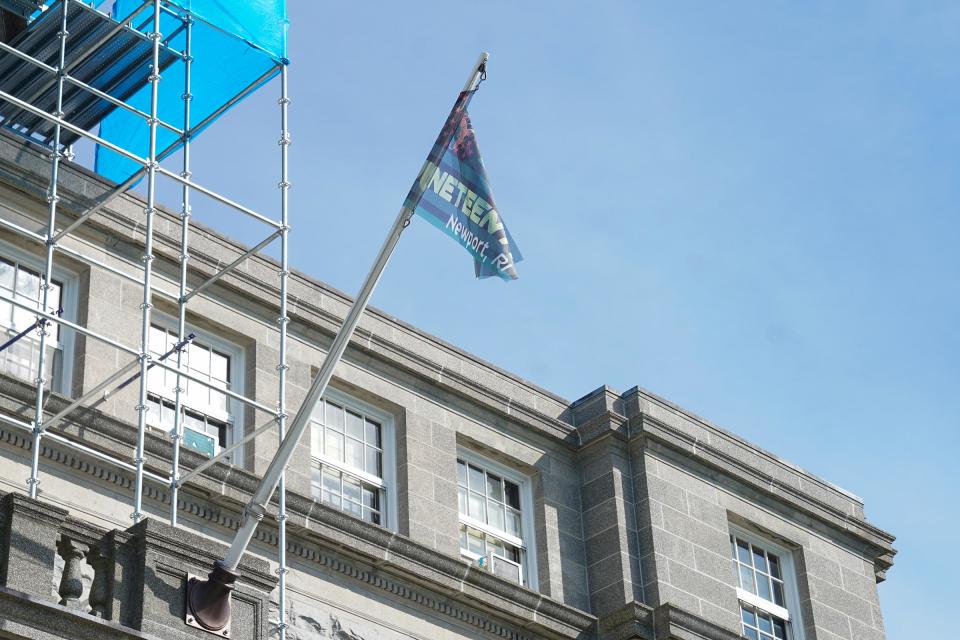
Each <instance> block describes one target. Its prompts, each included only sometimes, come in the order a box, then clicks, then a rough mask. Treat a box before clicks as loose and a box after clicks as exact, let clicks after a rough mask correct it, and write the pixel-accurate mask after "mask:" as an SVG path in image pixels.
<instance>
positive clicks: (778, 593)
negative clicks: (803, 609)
mask: <svg viewBox="0 0 960 640" xmlns="http://www.w3.org/2000/svg"><path fill="white" fill-rule="evenodd" d="M773 601H774V602H775V603H777V604H778V605H780V606H781V607H783V606H785V605H784V604H783V583H782V582H778V581H776V580H774V581H773Z"/></svg>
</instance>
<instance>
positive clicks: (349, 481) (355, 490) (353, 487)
mask: <svg viewBox="0 0 960 640" xmlns="http://www.w3.org/2000/svg"><path fill="white" fill-rule="evenodd" d="M343 497H344V498H349V499H350V500H353V501H354V502H356V503H357V504H359V503H360V501H361V500H362V497H361V491H360V482H359V481H358V480H355V479H353V478H350V477H348V476H344V477H343Z"/></svg>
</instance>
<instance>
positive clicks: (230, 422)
mask: <svg viewBox="0 0 960 640" xmlns="http://www.w3.org/2000/svg"><path fill="white" fill-rule="evenodd" d="M177 323H178V321H177V319H176V318H174V317H173V316H170V315H168V314H166V313H163V312H161V311H157V310H154V311H153V313H152V314H151V316H150V324H152V325H157V326H158V327H162V328H163V329H166V330H168V331H172V332H173V334H174V337H176V333H177ZM191 333H192V334H193V335H194V336H195V337H194V341H195V342H199V343H200V344H202V345H205V346H207V347H210V348H213V349H216V350H217V351H220V352H223V353H225V354H227V355H228V356H229V357H230V369H229V371H230V390H231V391H233V392H235V393H239V394H241V395H242V394H243V389H244V384H243V383H244V379H243V373H244V371H245V370H246V369H245V364H244V350H243V347H242V346H240V345H239V344H236V343H235V342H230V341H229V340H225V339H223V338H221V337H219V336H217V335H214V334H212V333H208V332H206V331H203V330H202V329H198V328H197V327H195V326H193V325H191V324H190V323H189V322H188V323H187V324H186V334H185V335H190V334H191ZM150 349H151V350H155V349H156V347H155V346H153V345H151V347H150ZM164 363H165V364H169V365H171V366H174V367H176V364H177V355H176V353H173V354H171V355H170V357H168V358H167V359H166V360H164ZM147 375H149V373H148V374H147ZM174 375H176V374H174ZM148 390H149V386H148ZM149 393H151V394H152V395H159V394H157V393H156V392H153V391H150V392H149ZM161 397H163V398H165V399H166V400H169V401H171V402H175V401H176V398H168V397H166V396H161ZM181 404H182V406H183V407H185V408H186V409H189V410H191V411H195V412H197V413H202V414H204V415H206V416H208V417H210V418H213V419H214V420H223V421H224V422H226V423H227V438H226V442H227V447H231V446H233V445H234V444H236V443H238V442H239V441H241V440H243V433H242V432H243V425H244V422H243V417H244V405H243V403H242V402H240V401H239V400H237V399H235V398H231V397H230V396H227V412H226V414H227V415H226V418H224V417H222V416H219V415H215V414H211V413H207V412H205V411H202V410H200V409H197V408H195V407H191V406H190V405H189V404H188V403H186V402H183V401H181ZM154 418H155V416H151V415H150V412H149V411H148V412H147V424H148V425H149V426H151V427H152V428H154V429H163V427H161V426H160V422H159V419H158V418H157V419H154ZM181 424H182V423H181ZM183 428H187V427H186V426H185V425H183ZM243 449H244V447H243V445H242V444H241V445H240V446H239V447H237V448H236V449H235V450H234V451H233V452H232V453H231V454H230V455H229V456H227V457H228V459H229V460H230V464H232V465H242V464H243ZM220 450H221V449H220V443H219V442H215V443H214V452H215V453H214V455H216V454H218V453H220Z"/></svg>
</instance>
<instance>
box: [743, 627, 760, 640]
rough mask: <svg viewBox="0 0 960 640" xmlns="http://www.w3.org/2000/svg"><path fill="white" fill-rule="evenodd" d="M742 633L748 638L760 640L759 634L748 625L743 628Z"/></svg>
mask: <svg viewBox="0 0 960 640" xmlns="http://www.w3.org/2000/svg"><path fill="white" fill-rule="evenodd" d="M743 635H745V636H747V637H748V638H750V640H760V634H759V633H757V630H756V629H751V628H749V627H744V628H743Z"/></svg>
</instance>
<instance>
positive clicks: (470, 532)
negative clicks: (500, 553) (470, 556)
mask: <svg viewBox="0 0 960 640" xmlns="http://www.w3.org/2000/svg"><path fill="white" fill-rule="evenodd" d="M467 548H468V549H469V550H470V552H471V553H476V554H477V555H481V556H482V555H483V554H484V553H486V548H485V546H484V544H483V534H482V533H480V532H479V531H476V530H474V529H467Z"/></svg>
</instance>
